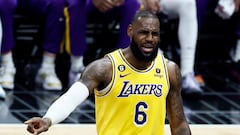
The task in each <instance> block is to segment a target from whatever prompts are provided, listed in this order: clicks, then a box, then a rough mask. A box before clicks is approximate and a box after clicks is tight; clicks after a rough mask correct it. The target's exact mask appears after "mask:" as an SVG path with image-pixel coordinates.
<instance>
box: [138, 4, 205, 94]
mask: <svg viewBox="0 0 240 135" xmlns="http://www.w3.org/2000/svg"><path fill="white" fill-rule="evenodd" d="M140 1H141V3H142V4H143V5H144V7H145V8H146V9H148V10H150V11H152V12H156V13H159V12H163V13H164V14H166V15H167V16H168V17H169V18H176V17H178V18H179V27H178V39H179V42H180V49H181V52H180V68H181V73H182V75H183V82H182V94H183V95H185V96H193V95H194V96H200V95H201V94H202V92H203V90H202V89H201V87H200V84H199V83H198V82H197V80H196V78H195V71H194V64H195V63H194V61H195V51H196V45H197V36H198V25H197V9H196V3H195V0H140Z"/></svg>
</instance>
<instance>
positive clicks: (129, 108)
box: [25, 11, 191, 135]
mask: <svg viewBox="0 0 240 135" xmlns="http://www.w3.org/2000/svg"><path fill="white" fill-rule="evenodd" d="M128 35H129V37H130V39H131V43H130V46H129V47H127V48H124V49H118V50H116V51H113V52H111V53H109V54H107V55H106V56H105V57H104V58H101V59H99V60H96V61H94V62H92V63H91V64H89V65H88V66H87V67H86V69H85V70H84V72H83V74H82V76H81V78H80V80H79V81H77V82H75V83H74V84H73V85H72V86H71V87H70V89H69V90H68V91H67V92H66V93H65V94H63V95H62V96H61V97H60V98H59V99H58V100H56V101H55V102H54V103H53V104H52V105H51V106H50V108H49V109H48V111H47V113H46V114H45V115H44V116H43V117H42V118H40V117H34V118H31V119H30V120H28V121H26V122H25V124H28V128H27V130H28V131H29V132H30V133H32V134H34V135H37V134H40V133H41V132H44V131H47V130H48V129H49V127H50V126H51V125H53V124H56V123H59V122H61V121H63V120H64V119H65V118H66V117H68V115H69V114H70V113H71V112H72V111H73V110H74V109H75V108H76V107H77V106H78V105H79V104H81V103H82V102H83V101H84V100H85V99H86V98H87V97H88V96H89V94H91V93H93V92H94V93H95V100H96V126H97V132H98V134H99V135H104V134H105V135H112V134H117V135H150V134H151V135H164V124H165V118H166V113H167V116H168V120H169V123H170V127H171V133H172V134H173V135H190V134H191V131H190V128H189V125H188V123H187V121H186V118H185V116H184V111H183V104H182V98H181V80H182V79H181V74H180V71H179V68H178V66H177V65H176V64H175V63H174V62H172V61H169V60H167V59H165V58H164V56H163V55H162V54H160V53H158V45H159V40H160V36H159V35H160V23H159V20H158V17H157V16H156V15H155V14H153V13H151V12H149V11H139V12H137V13H136V15H135V17H134V19H133V21H132V23H131V24H130V25H129V27H128ZM63 107H64V109H62V108H63Z"/></svg>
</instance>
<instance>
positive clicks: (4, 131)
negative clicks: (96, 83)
mask: <svg viewBox="0 0 240 135" xmlns="http://www.w3.org/2000/svg"><path fill="white" fill-rule="evenodd" d="M190 128H191V131H192V134H193V135H239V131H238V130H239V129H240V125H204V124H203V125H190ZM0 129H1V130H0V134H1V135H23V134H24V135H30V133H28V132H27V131H26V125H22V124H10V125H9V124H7V125H6V124H4V125H3V124H0ZM165 133H166V135H170V131H169V125H166V126H165ZM53 134H54V135H76V134H78V135H97V134H96V128H95V125H93V124H87V125H85V124H58V125H55V126H53V127H51V128H50V129H49V130H48V132H45V133H42V135H53Z"/></svg>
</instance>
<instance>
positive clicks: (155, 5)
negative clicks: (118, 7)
mask: <svg viewBox="0 0 240 135" xmlns="http://www.w3.org/2000/svg"><path fill="white" fill-rule="evenodd" d="M140 2H141V3H142V4H143V5H144V7H145V9H146V10H149V11H151V12H153V13H158V12H160V11H161V9H160V0H141V1H140Z"/></svg>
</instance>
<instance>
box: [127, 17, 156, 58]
mask: <svg viewBox="0 0 240 135" xmlns="http://www.w3.org/2000/svg"><path fill="white" fill-rule="evenodd" d="M128 34H129V36H130V38H131V44H130V48H131V50H132V52H133V54H134V56H135V57H136V58H137V59H139V60H141V61H152V60H154V58H156V56H157V52H158V44H159V40H160V24H159V20H158V19H157V18H147V17H145V18H139V19H138V21H136V22H134V23H133V24H132V25H130V26H129V29H128Z"/></svg>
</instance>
